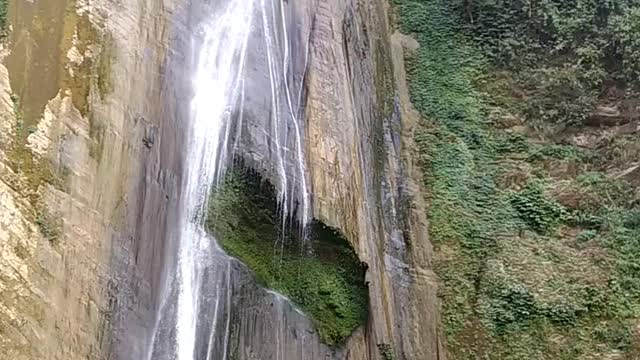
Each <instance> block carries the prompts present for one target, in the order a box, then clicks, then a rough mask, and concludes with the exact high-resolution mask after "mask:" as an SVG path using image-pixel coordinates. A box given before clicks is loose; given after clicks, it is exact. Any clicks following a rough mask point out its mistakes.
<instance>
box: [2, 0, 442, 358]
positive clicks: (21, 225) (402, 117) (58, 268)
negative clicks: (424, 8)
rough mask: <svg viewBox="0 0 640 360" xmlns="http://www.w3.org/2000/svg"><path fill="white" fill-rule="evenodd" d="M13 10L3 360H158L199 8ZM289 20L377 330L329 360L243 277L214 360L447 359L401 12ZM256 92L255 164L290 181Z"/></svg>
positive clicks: (351, 9) (314, 168) (316, 203)
mask: <svg viewBox="0 0 640 360" xmlns="http://www.w3.org/2000/svg"><path fill="white" fill-rule="evenodd" d="M10 5H11V6H10V23H11V25H12V31H11V34H10V36H9V38H8V39H7V46H6V49H4V55H3V56H4V64H5V65H4V66H2V67H0V112H1V114H2V121H1V122H0V179H2V181H0V189H1V191H0V194H2V195H0V251H1V252H2V256H1V257H0V350H1V351H0V353H2V354H5V355H6V357H7V358H11V359H36V358H46V359H86V358H90V359H105V358H111V359H142V358H144V356H146V354H148V351H149V346H150V344H151V342H152V341H153V339H152V338H151V337H152V336H153V335H152V334H153V332H152V330H151V329H153V328H154V327H157V326H162V324H158V319H157V309H158V308H159V307H160V306H161V305H162V304H160V301H161V296H160V293H161V292H162V291H163V287H165V286H166V281H167V276H168V272H170V271H172V265H171V264H173V263H174V262H175V259H173V254H174V253H175V251H174V249H175V246H176V244H175V237H176V234H175V232H176V230H175V224H176V221H177V218H178V214H176V213H175V211H176V210H175V209H176V208H178V206H177V204H178V203H179V201H180V199H178V196H179V195H178V194H179V193H180V191H179V188H180V186H181V181H182V174H183V169H182V166H183V163H184V158H183V154H184V148H185V146H187V143H188V139H186V134H185V130H184V129H185V127H184V126H183V125H181V121H184V119H185V118H186V116H187V115H186V113H187V111H188V102H189V98H190V96H191V94H190V91H191V90H190V83H189V81H188V79H189V76H190V75H189V74H190V72H189V71H190V67H191V61H192V58H191V56H192V55H190V52H191V50H192V49H190V44H189V43H188V41H189V36H188V34H189V32H190V31H192V30H193V28H194V27H193V25H194V24H196V23H197V22H198V21H201V20H202V14H201V13H200V12H199V11H198V10H199V9H201V7H200V5H199V4H198V3H197V2H196V1H193V2H190V1H187V0H185V1H175V0H174V1H170V0H163V1H160V2H144V1H125V2H113V1H106V0H97V1H84V0H78V1H75V2H74V1H72V0H56V1H53V2H47V3H45V2H41V1H37V2H25V1H22V0H14V1H13V2H11V4H10ZM282 6H283V7H284V9H285V10H286V11H287V14H288V16H287V19H290V20H288V21H289V22H290V24H288V25H287V28H288V29H292V30H291V32H290V33H289V34H288V35H289V36H290V37H291V39H292V40H291V41H290V42H291V44H293V46H292V47H291V49H290V54H289V55H288V56H289V57H290V58H291V59H292V61H291V65H290V72H289V74H290V75H289V76H290V79H285V81H287V82H291V83H292V84H294V83H297V84H299V87H298V88H296V89H295V91H297V92H299V93H300V94H302V96H301V97H300V100H301V103H300V104H298V105H300V106H301V107H302V108H303V109H304V110H303V115H304V116H303V118H304V121H303V129H302V133H303V134H304V136H303V138H304V140H303V150H304V152H303V153H304V160H305V164H306V168H305V172H304V173H305V174H304V176H305V180H306V181H308V184H309V185H308V186H309V189H310V191H309V193H310V194H311V216H313V217H315V218H317V219H319V220H321V221H323V222H324V223H326V224H328V225H330V226H332V227H335V228H337V229H340V230H341V231H342V232H343V233H344V234H345V237H346V238H347V239H348V240H349V241H350V242H351V243H352V245H353V247H354V249H355V250H356V252H357V254H358V256H359V258H360V260H361V261H363V262H365V263H366V264H367V265H368V267H369V270H368V273H367V281H368V283H369V289H370V316H369V320H368V322H367V325H366V327H365V328H363V329H359V330H357V331H356V332H355V333H354V335H353V336H352V338H351V339H349V341H348V342H347V344H346V345H345V346H344V347H343V348H341V349H330V348H328V347H326V346H324V345H322V344H321V343H320V342H319V340H318V338H317V336H316V335H315V334H314V332H313V327H312V325H311V323H310V322H309V321H308V320H307V319H306V318H305V316H303V315H302V314H301V313H300V312H299V311H298V310H296V309H295V308H294V307H293V306H292V305H291V304H289V303H288V301H286V299H283V298H282V297H280V296H277V295H275V294H272V293H269V292H266V291H265V290H263V289H260V288H259V287H257V286H256V285H255V283H254V282H253V280H252V277H251V276H250V275H249V274H248V273H247V271H246V269H245V268H244V267H243V266H242V265H240V264H238V263H237V262H229V265H228V266H229V268H227V269H220V271H226V272H227V273H228V274H229V277H230V280H229V281H227V282H226V283H225V286H226V287H227V288H228V291H227V296H229V297H232V299H233V300H230V303H231V302H232V303H233V306H232V307H231V308H230V309H233V310H232V311H229V312H228V313H227V314H226V318H228V322H230V323H232V325H233V329H232V331H231V332H229V333H228V334H229V337H228V338H226V337H223V338H222V339H221V341H216V342H213V344H214V347H219V348H214V349H206V350H203V351H204V352H202V353H199V355H198V356H201V357H202V358H206V355H205V354H206V353H207V352H209V353H210V352H211V350H213V351H216V352H217V351H221V350H220V349H222V348H224V352H225V353H227V352H228V353H232V352H233V353H235V354H237V355H238V356H239V357H238V358H239V359H302V358H304V359H320V358H323V359H324V358H328V357H329V358H339V359H353V360H360V359H380V358H383V359H385V360H388V356H394V357H392V358H394V359H418V360H426V359H444V358H445V351H444V350H443V340H442V337H441V336H440V333H439V312H438V301H437V298H436V291H437V282H436V279H435V277H434V275H433V273H432V271H431V247H430V244H429V239H428V236H427V221H426V216H425V211H424V207H425V204H424V203H423V200H422V196H421V194H420V190H419V188H418V187H417V185H416V183H420V182H421V179H420V174H419V170H418V167H417V166H416V165H415V161H416V159H415V156H414V153H413V152H414V144H413V140H412V139H413V131H414V127H415V126H416V121H417V117H418V115H417V114H416V113H415V112H414V110H412V108H411V105H410V103H409V101H408V95H407V89H406V84H405V80H404V63H403V51H404V49H405V48H409V49H410V48H412V46H413V44H412V42H411V41H410V39H406V38H404V37H402V36H401V35H399V34H394V35H393V36H391V25H390V24H389V22H388V16H389V10H388V9H387V5H386V3H385V2H384V1H378V0H341V1H334V2H329V3H327V2H322V1H312V0H307V1H303V2H296V3H295V4H294V3H293V2H289V3H286V4H285V3H282ZM43 29H48V31H44V30H43ZM254 51H255V52H256V53H259V52H260V49H259V48H256V49H255V50H254ZM256 58H259V57H256ZM249 68H250V69H252V71H253V73H252V75H250V76H251V78H253V79H258V80H259V79H260V76H261V74H262V75H263V74H264V73H263V71H264V67H262V66H261V65H260V64H258V63H255V64H252V66H250V67H249ZM258 80H256V81H255V82H254V84H256V85H255V86H256V88H255V89H253V91H249V93H248V96H247V99H248V100H247V101H248V102H249V104H248V105H247V108H248V109H254V111H253V112H252V113H251V114H250V115H249V116H247V121H246V122H245V124H244V125H243V126H244V129H243V132H242V134H243V135H242V136H243V138H242V139H239V140H238V142H239V144H240V145H241V146H240V150H239V154H240V155H242V156H243V157H245V159H246V160H247V161H248V162H249V163H250V164H251V166H252V167H253V168H255V169H256V170H258V171H260V172H262V173H264V175H265V176H267V177H274V176H276V175H275V171H274V170H273V167H274V166H275V165H274V159H273V156H272V152H273V150H272V149H270V148H269V143H270V140H269V132H268V131H265V129H268V128H269V121H273V120H272V119H270V118H269V117H268V116H264V115H265V114H266V112H264V111H263V110H261V109H263V108H264V107H263V105H262V102H263V101H264V99H263V98H262V97H260V96H259V90H260V86H263V85H260V81H258ZM252 95H253V96H252ZM252 101H253V102H254V103H255V104H256V105H251V102H252ZM290 139H293V137H291V138H290ZM291 141H293V140H291ZM287 166H288V167H293V166H295V164H294V163H293V160H289V163H288V165H287ZM292 173H295V172H292ZM300 181H301V179H300V177H299V176H298V177H297V178H293V179H291V182H292V183H294V184H296V183H298V182H300ZM232 274H233V276H232ZM231 278H233V280H231ZM218 285H219V284H218ZM212 289H213V287H212ZM212 291H213V290H212ZM226 318H225V319H226ZM234 349H235V350H234ZM391 353H393V354H394V355H391ZM5 355H3V356H5ZM165 355H166V354H165ZM153 358H161V355H160V354H159V353H158V352H157V351H156V353H155V356H154V357H153Z"/></svg>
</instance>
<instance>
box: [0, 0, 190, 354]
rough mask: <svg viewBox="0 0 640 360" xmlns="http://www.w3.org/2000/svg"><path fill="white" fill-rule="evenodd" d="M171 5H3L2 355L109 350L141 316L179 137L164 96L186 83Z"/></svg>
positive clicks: (170, 102)
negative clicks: (177, 76)
mask: <svg viewBox="0 0 640 360" xmlns="http://www.w3.org/2000/svg"><path fill="white" fill-rule="evenodd" d="M174 8H175V4H173V3H169V2H168V3H161V2H153V4H151V3H148V4H147V3H144V4H143V3H135V2H125V3H120V4H118V5H117V6H116V5H114V4H113V3H111V2H91V4H89V3H87V2H82V1H79V2H77V3H76V2H71V1H68V2H66V1H55V2H24V1H16V2H12V3H11V6H10V21H11V24H12V27H13V31H12V32H11V35H10V37H9V39H8V49H7V50H6V51H5V56H4V60H5V61H4V63H5V64H6V66H7V67H8V72H7V68H5V67H4V66H3V67H1V68H0V70H1V74H2V121H1V122H2V142H1V148H2V149H1V156H0V163H1V166H0V175H1V176H0V177H1V178H2V181H1V182H0V186H1V187H2V190H1V191H0V193H1V194H2V195H1V197H2V207H1V208H0V214H1V215H0V217H1V218H2V226H1V227H0V239H1V241H0V246H1V247H2V256H1V259H0V273H1V275H0V276H1V280H0V289H1V290H0V291H1V292H2V294H3V295H2V301H0V306H1V310H0V324H1V326H0V328H1V329H2V330H1V335H0V339H1V342H0V347H1V348H2V351H0V353H2V354H3V355H2V356H1V357H2V358H13V359H40V358H42V359H45V358H46V359H81V358H82V359H86V358H95V359H98V358H105V351H108V349H109V347H110V346H109V341H110V340H109V339H110V338H111V335H110V333H111V332H112V331H117V330H113V329H117V328H119V327H120V326H121V325H123V324H125V321H126V322H128V321H131V322H134V323H136V324H139V326H141V327H142V326H146V325H148V322H149V320H148V315H149V314H148V313H147V312H146V310H147V309H149V308H152V307H153V305H154V304H153V302H154V298H155V297H154V293H153V290H154V289H155V288H156V287H157V285H156V284H157V282H158V277H157V275H158V274H161V269H162V264H161V261H162V257H161V256H159V254H160V253H161V250H162V246H163V243H164V239H165V237H166V236H168V234H170V226H169V222H168V221H169V220H168V219H170V216H168V213H169V209H170V208H171V204H172V203H174V202H175V201H176V199H175V195H174V194H176V193H177V191H176V189H177V185H178V183H179V176H178V174H179V173H180V171H179V170H180V166H179V165H180V157H179V155H180V144H181V142H182V141H183V139H182V138H181V137H180V127H179V126H178V124H177V123H176V122H175V121H174V119H175V117H174V115H175V113H176V112H177V110H176V109H177V108H176V107H175V100H176V97H175V96H171V95H170V94H171V93H172V92H174V91H175V92H180V91H181V90H180V88H179V87H177V88H176V87H172V88H171V89H169V90H166V89H167V86H166V84H167V79H168V78H170V77H171V76H172V72H171V71H168V70H166V68H165V65H166V63H167V57H168V56H167V49H168V44H169V39H168V31H167V28H168V26H169V16H168V12H169V11H172V10H174ZM178 24H180V22H179V21H178ZM178 86H179V84H178ZM11 94H14V96H13V97H12V96H11ZM12 100H13V101H12ZM18 103H19V104H18ZM159 128H162V129H163V132H162V134H161V135H158V131H157V130H158V129H159ZM146 138H151V139H152V143H153V144H151V145H152V146H145V142H144V141H143V140H144V139H146ZM116 308H118V309H123V311H124V312H126V313H127V314H129V315H134V317H133V318H132V319H131V318H130V319H127V320H125V317H122V318H121V317H114V316H113V309H116ZM120 313H121V312H118V313H117V314H120ZM130 329H133V330H134V331H135V327H130ZM5 356H6V357H5Z"/></svg>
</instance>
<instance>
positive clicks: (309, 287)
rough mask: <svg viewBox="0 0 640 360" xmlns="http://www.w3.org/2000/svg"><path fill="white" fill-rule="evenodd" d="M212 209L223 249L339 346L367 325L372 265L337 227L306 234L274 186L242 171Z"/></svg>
mask: <svg viewBox="0 0 640 360" xmlns="http://www.w3.org/2000/svg"><path fill="white" fill-rule="evenodd" d="M208 211H209V215H208V219H207V223H206V227H207V229H208V231H210V232H211V233H213V234H214V235H215V236H216V238H217V239H218V241H219V243H220V245H221V246H222V247H223V249H224V250H225V251H226V252H227V253H228V254H229V255H231V256H234V257H236V258H237V259H239V260H241V261H242V262H243V263H245V264H246V265H247V266H248V267H249V268H250V269H251V270H252V271H253V272H254V273H255V276H256V278H257V280H258V281H259V282H260V283H261V284H262V285H263V286H265V287H266V288H269V289H273V290H275V291H277V292H280V293H282V294H283V295H285V296H287V297H288V298H289V299H290V300H291V301H292V302H293V303H295V304H296V305H297V306H298V307H299V308H300V309H301V310H303V311H304V312H305V313H307V314H308V315H309V316H310V317H311V319H312V320H313V322H314V324H315V325H316V327H317V330H318V333H319V335H320V337H321V339H322V340H323V341H324V342H326V343H327V344H330V345H338V344H340V343H342V342H343V341H344V340H345V339H346V338H347V337H348V336H349V335H351V333H352V332H353V331H354V330H355V329H356V328H357V327H358V326H360V325H362V324H364V323H365V321H366V319H367V311H368V289H367V285H366V284H365V281H364V275H365V271H366V267H365V265H364V264H363V263H361V262H360V261H359V259H358V257H357V256H356V254H355V252H354V251H353V249H352V248H351V247H350V245H349V243H348V242H347V241H346V240H345V239H344V238H343V237H342V236H341V235H340V234H339V233H338V232H337V231H336V230H335V229H332V228H329V227H327V226H325V225H324V224H322V223H320V222H313V223H312V224H311V225H309V228H308V229H307V230H306V235H304V236H303V235H302V234H301V233H302V232H301V231H300V230H299V229H298V225H297V224H296V223H292V222H291V221H288V220H286V219H285V221H284V222H283V220H282V216H281V213H280V210H279V208H278V205H277V201H276V195H275V192H274V189H273V187H272V186H271V185H270V184H269V183H267V182H264V181H262V179H260V177H259V175H257V174H255V173H252V172H250V171H242V170H237V169H236V170H234V171H232V172H230V173H229V174H228V175H227V176H226V179H225V181H224V183H223V185H222V186H220V187H219V188H217V189H216V190H214V191H213V193H212V195H211V198H210V202H209V209H208ZM309 249H311V250H309Z"/></svg>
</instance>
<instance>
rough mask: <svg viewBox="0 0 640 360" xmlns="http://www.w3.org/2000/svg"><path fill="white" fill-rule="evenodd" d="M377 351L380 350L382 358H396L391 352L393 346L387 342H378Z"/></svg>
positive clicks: (390, 359) (388, 359)
mask: <svg viewBox="0 0 640 360" xmlns="http://www.w3.org/2000/svg"><path fill="white" fill-rule="evenodd" d="M378 351H380V356H382V360H393V359H395V358H396V357H395V355H394V354H393V347H392V346H391V345H389V344H378Z"/></svg>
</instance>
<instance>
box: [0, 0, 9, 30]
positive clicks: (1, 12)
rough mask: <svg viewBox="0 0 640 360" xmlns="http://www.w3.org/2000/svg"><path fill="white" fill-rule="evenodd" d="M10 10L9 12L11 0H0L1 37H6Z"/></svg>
mask: <svg viewBox="0 0 640 360" xmlns="http://www.w3.org/2000/svg"><path fill="white" fill-rule="evenodd" d="M8 12H9V0H0V37H5V36H6V33H7V27H8V23H7V15H8Z"/></svg>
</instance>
